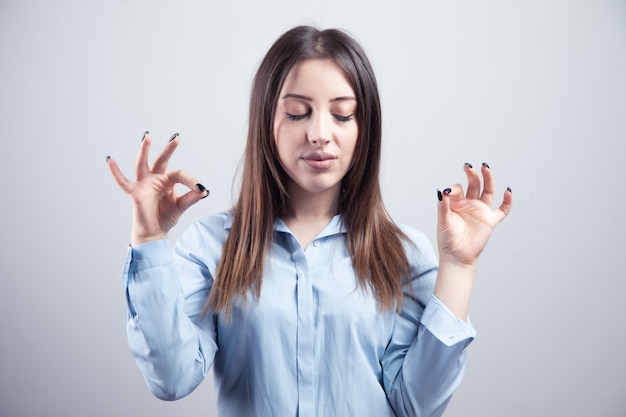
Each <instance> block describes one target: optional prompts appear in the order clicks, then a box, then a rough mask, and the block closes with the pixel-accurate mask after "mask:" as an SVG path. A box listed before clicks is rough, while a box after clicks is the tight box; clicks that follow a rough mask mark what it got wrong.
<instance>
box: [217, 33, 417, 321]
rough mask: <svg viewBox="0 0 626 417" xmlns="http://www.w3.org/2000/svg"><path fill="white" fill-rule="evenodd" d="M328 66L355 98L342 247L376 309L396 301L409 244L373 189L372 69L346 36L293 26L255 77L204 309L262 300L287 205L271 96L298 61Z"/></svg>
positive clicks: (375, 110) (376, 160) (376, 156)
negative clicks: (226, 225)
mask: <svg viewBox="0 0 626 417" xmlns="http://www.w3.org/2000/svg"><path fill="white" fill-rule="evenodd" d="M311 58H321V59H330V60H332V61H333V62H335V63H336V64H337V65H338V66H339V67H340V68H342V69H343V71H344V72H345V74H346V77H347V78H348V81H349V82H350V84H351V87H352V89H353V90H354V92H355V94H356V99H357V103H358V105H357V114H356V115H355V116H356V117H355V118H356V120H357V123H358V127H359V130H358V131H359V137H358V139H357V144H356V149H355V153H354V161H353V166H352V167H351V169H350V171H348V173H347V174H346V176H345V177H344V179H343V180H342V194H341V197H340V204H339V207H340V213H341V215H342V217H341V219H342V222H343V224H344V225H345V227H346V229H347V234H346V239H347V246H348V250H349V252H350V255H351V257H352V263H353V266H354V269H355V273H356V276H357V279H358V282H359V285H361V286H362V287H369V288H370V289H372V290H373V292H374V294H375V296H376V299H377V301H378V304H379V306H380V307H381V308H382V309H390V308H393V307H394V306H396V305H397V306H399V305H400V304H401V302H402V281H403V279H407V278H408V271H409V262H408V260H407V256H406V253H405V251H404V246H403V241H404V240H408V239H407V238H406V236H405V235H404V234H403V233H402V232H401V231H400V229H399V228H398V227H397V226H396V225H395V224H394V223H393V221H392V220H391V219H390V217H389V215H388V213H387V211H386V210H385V207H384V205H383V202H382V196H381V191H380V184H379V178H378V177H379V166H380V154H381V137H382V125H381V108H380V99H379V96H378V87H377V84H376V79H375V77H374V73H373V71H372V67H371V65H370V63H369V60H368V59H367V56H366V55H365V53H364V51H363V49H362V48H361V46H360V45H359V44H358V43H357V42H356V41H355V40H354V39H353V38H351V37H350V36H349V35H347V34H346V33H344V32H342V31H340V30H336V29H328V30H324V31H320V30H318V29H316V28H313V27H310V26H299V27H296V28H293V29H291V30H289V31H287V32H285V33H284V34H283V35H282V36H281V37H280V38H279V39H278V40H277V41H276V42H275V43H274V44H273V45H272V47H271V48H270V49H269V51H268V52H267V54H266V55H265V58H264V59H263V61H262V62H261V64H260V66H259V69H258V71H257V73H256V76H255V78H254V82H253V85H252V92H251V97H250V110H249V111H250V116H249V117H250V120H249V126H248V139H247V143H246V149H245V154H244V162H243V172H242V178H241V190H240V194H239V199H238V201H237V203H236V204H235V207H234V208H233V223H232V227H231V231H230V234H229V236H228V238H227V239H226V243H225V244H224V248H223V252H222V257H221V260H220V263H219V265H218V268H217V273H216V279H215V281H214V284H213V287H212V290H211V293H210V296H209V299H208V300H207V304H206V306H205V309H209V308H211V309H212V311H213V312H214V313H217V312H222V313H225V314H226V315H229V314H230V312H231V309H232V301H233V298H234V297H239V296H241V297H243V299H244V300H245V299H246V295H247V294H248V292H249V291H250V290H252V291H253V292H254V294H255V296H256V298H257V299H258V297H259V296H260V293H261V284H262V280H263V272H264V263H265V262H264V261H265V257H266V256H267V254H268V251H269V250H270V247H271V244H272V240H273V238H274V221H275V219H276V217H277V216H278V215H279V214H280V213H281V212H282V210H283V209H284V205H285V202H286V200H287V199H288V198H289V196H288V195H287V191H286V187H285V184H286V179H287V174H286V173H285V172H284V170H283V169H282V167H281V166H280V162H279V160H278V157H277V154H278V153H277V152H276V148H275V141H274V134H273V126H274V114H275V111H276V106H277V103H278V96H279V93H280V90H281V88H282V86H283V83H284V81H285V78H286V77H287V74H288V73H289V71H290V70H291V68H293V66H294V65H295V64H297V63H299V62H302V61H303V60H306V59H311Z"/></svg>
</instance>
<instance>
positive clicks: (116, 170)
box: [107, 156, 133, 194]
mask: <svg viewBox="0 0 626 417" xmlns="http://www.w3.org/2000/svg"><path fill="white" fill-rule="evenodd" d="M107 166H108V167H109V171H111V174H112V175H113V179H114V180H115V182H116V183H117V185H119V187H120V188H121V189H122V190H123V191H124V192H125V193H126V194H130V192H131V190H132V188H133V184H132V183H131V182H130V181H129V180H128V178H126V177H125V176H124V174H122V171H121V170H120V167H119V165H117V162H115V161H114V160H113V159H112V158H111V157H110V156H107Z"/></svg>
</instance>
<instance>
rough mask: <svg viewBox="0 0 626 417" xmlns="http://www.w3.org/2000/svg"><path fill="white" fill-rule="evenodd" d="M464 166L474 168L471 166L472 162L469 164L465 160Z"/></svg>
mask: <svg viewBox="0 0 626 417" xmlns="http://www.w3.org/2000/svg"><path fill="white" fill-rule="evenodd" d="M465 166H466V167H468V168H474V167H473V166H472V164H470V163H469V162H466V163H465Z"/></svg>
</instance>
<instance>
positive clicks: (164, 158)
mask: <svg viewBox="0 0 626 417" xmlns="http://www.w3.org/2000/svg"><path fill="white" fill-rule="evenodd" d="M179 143H180V139H179V136H178V133H174V134H173V135H172V137H171V138H170V140H169V142H167V145H165V148H163V150H162V151H161V153H160V154H159V156H157V158H156V159H155V161H154V163H153V164H152V172H153V173H155V174H163V173H165V171H166V170H167V164H168V162H169V161H170V158H171V157H172V155H173V154H174V151H175V150H176V148H177V147H178V144H179Z"/></svg>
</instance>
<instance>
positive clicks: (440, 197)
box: [437, 190, 443, 201]
mask: <svg viewBox="0 0 626 417" xmlns="http://www.w3.org/2000/svg"><path fill="white" fill-rule="evenodd" d="M437 200H439V201H441V200H443V195H441V191H439V190H437Z"/></svg>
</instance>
